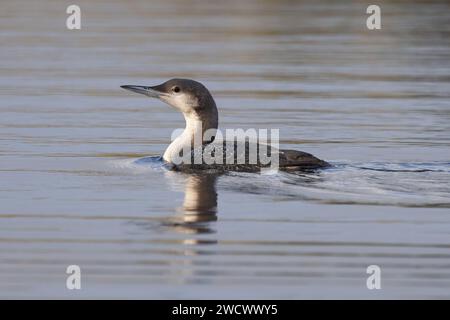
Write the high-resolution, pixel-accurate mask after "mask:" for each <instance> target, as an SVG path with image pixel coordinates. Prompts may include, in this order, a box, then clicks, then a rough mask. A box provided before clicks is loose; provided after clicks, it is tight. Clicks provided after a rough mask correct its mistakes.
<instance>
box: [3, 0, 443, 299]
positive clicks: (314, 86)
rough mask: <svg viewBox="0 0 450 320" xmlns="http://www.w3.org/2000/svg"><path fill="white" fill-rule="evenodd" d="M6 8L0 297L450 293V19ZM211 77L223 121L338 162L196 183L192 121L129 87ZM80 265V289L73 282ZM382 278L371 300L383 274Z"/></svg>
mask: <svg viewBox="0 0 450 320" xmlns="http://www.w3.org/2000/svg"><path fill="white" fill-rule="evenodd" d="M77 4H79V5H80V6H81V8H82V30H80V31H69V30H67V29H65V19H66V17H67V15H66V14H65V9H66V4H65V3H62V2H60V1H56V0H55V1H51V0H48V1H46V0H39V1H33V2H30V1H8V2H6V1H2V2H1V4H0V8H1V10H0V47H1V50H0V115H1V116H0V221H1V223H0V297H1V298H55V297H63V298H200V299H202V298H288V299H290V298H450V210H449V208H450V148H449V145H450V99H449V98H450V50H449V49H450V42H449V39H450V25H449V21H450V6H449V5H448V4H446V2H445V1H442V2H432V1H431V2H417V3H410V2H408V4H407V3H406V2H404V3H399V4H394V3H393V2H391V1H386V2H383V1H381V2H379V5H380V6H381V8H382V30H380V31H369V30H367V29H366V27H365V19H366V15H365V9H366V7H367V5H368V4H367V3H366V2H364V1H361V2H360V1H348V2H347V3H344V2H339V3H338V2H334V1H330V2H329V3H326V2H321V3H318V2H316V1H314V2H312V1H311V2H291V1H281V2H276V1H248V2H245V3H242V2H241V1H222V2H217V3H210V2H206V1H195V2H188V1H174V2H171V3H167V2H166V1H143V0H142V1H128V2H123V1H118V0H109V1H101V2H95V3H93V2H91V1H81V0H79V1H77ZM173 77H188V78H194V79H196V80H199V81H201V82H203V83H204V84H206V85H207V86H208V88H210V89H211V92H212V93H213V95H214V96H215V98H216V102H217V104H218V106H219V110H220V126H221V128H279V129H280V137H281V145H282V146H283V147H288V148H294V149H300V150H304V151H306V152H311V153H313V154H315V155H316V156H318V157H320V158H323V159H325V160H327V161H330V162H331V163H333V164H334V165H335V166H334V167H333V168H332V169H328V170H323V171H320V172H316V173H299V174H287V173H278V174H261V175H260V174H243V173H230V174H227V175H222V176H214V175H187V174H182V173H176V172H168V171H166V170H164V169H163V168H162V167H161V165H160V164H159V163H158V161H156V160H152V158H150V160H148V159H147V160H146V161H136V160H138V159H140V158H142V157H146V156H158V155H160V154H162V152H163V151H164V149H165V147H166V146H167V144H168V142H169V139H170V136H171V133H172V130H173V129H175V128H179V127H182V126H183V118H182V116H181V115H180V114H178V113H177V112H175V111H174V110H172V109H170V108H169V107H167V106H165V105H164V104H162V103H161V102H159V101H156V100H151V99H146V98H144V97H141V96H137V95H132V94H130V93H128V92H126V91H124V90H121V89H120V88H119V86H120V85H123V84H143V85H154V84H158V83H160V82H163V81H165V80H167V79H169V78H173ZM71 264H76V265H79V266H80V267H81V269H82V290H81V291H76V292H74V291H69V290H67V289H66V287H65V281H66V276H67V275H66V274H65V270H66V267H67V266H68V265H71ZM371 264H376V265H379V266H380V267H381V269H382V289H381V290H378V291H377V290H367V288H366V277H367V276H368V275H367V274H366V268H367V266H368V265H371Z"/></svg>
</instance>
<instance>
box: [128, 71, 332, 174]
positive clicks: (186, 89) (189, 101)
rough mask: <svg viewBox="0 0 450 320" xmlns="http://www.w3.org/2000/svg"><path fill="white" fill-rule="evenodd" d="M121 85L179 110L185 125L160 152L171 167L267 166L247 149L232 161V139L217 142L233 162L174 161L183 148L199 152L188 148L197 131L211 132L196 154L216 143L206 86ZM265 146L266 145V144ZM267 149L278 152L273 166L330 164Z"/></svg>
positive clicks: (300, 154)
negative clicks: (241, 159) (252, 157)
mask: <svg viewBox="0 0 450 320" xmlns="http://www.w3.org/2000/svg"><path fill="white" fill-rule="evenodd" d="M121 88H123V89H126V90H130V91H133V92H137V93H141V94H144V95H146V96H149V97H152V98H158V99H159V100H161V101H163V102H165V103H167V104H168V105H170V106H172V107H174V108H176V109H177V110H179V111H181V113H183V116H184V119H185V121H186V127H185V129H184V131H183V133H182V134H181V135H180V136H179V137H177V138H176V139H175V140H174V141H173V142H172V143H171V144H170V145H169V147H168V148H167V149H166V151H165V152H164V155H163V160H164V161H165V162H167V163H168V164H171V165H172V168H173V169H174V170H180V171H189V170H203V169H217V170H225V171H249V172H254V171H259V170H260V169H261V168H262V167H269V166H270V165H268V164H266V163H264V164H263V163H262V161H260V159H259V158H258V159H257V162H256V163H254V162H251V161H249V155H248V154H249V152H245V163H244V164H242V163H239V164H238V162H236V159H237V155H236V154H237V149H238V147H237V143H236V141H235V142H234V143H232V144H230V145H228V149H227V144H226V143H225V141H223V142H221V143H220V148H221V149H222V150H223V151H222V154H223V157H224V159H225V157H227V156H229V153H230V151H231V152H233V154H234V162H233V163H229V162H226V161H223V162H222V163H212V164H211V163H205V161H203V160H201V161H202V162H201V163H200V164H199V163H194V161H190V162H189V161H187V162H186V163H178V162H177V161H178V160H177V161H176V159H178V156H179V155H180V154H182V153H183V150H189V151H190V152H191V156H192V157H194V155H195V154H196V153H198V152H199V150H198V149H199V148H197V149H195V148H194V147H192V146H193V145H194V136H195V133H196V132H198V131H201V134H202V135H201V136H202V137H204V136H206V134H205V133H206V132H207V131H208V130H209V132H211V131H212V132H213V134H212V135H210V138H201V140H202V141H201V147H200V153H203V152H204V150H205V149H206V148H209V147H210V146H211V145H213V143H217V142H216V141H214V139H215V136H214V132H215V130H216V129H217V128H218V124H219V119H218V118H219V117H218V111H217V107H216V103H215V102H214V99H213V97H212V96H211V94H210V92H209V91H208V89H207V88H206V87H205V86H204V85H203V84H201V83H200V82H197V81H194V80H190V79H171V80H168V81H166V82H164V83H162V84H160V85H157V86H153V87H149V86H136V85H124V86H121ZM204 134H205V135H204ZM204 139H205V140H204ZM233 145H234V148H233ZM230 146H231V148H230ZM265 146H266V147H267V145H265ZM215 147H217V146H215ZM260 147H261V144H257V148H258V150H259V148H260ZM230 149H232V150H230ZM241 150H242V149H241ZM248 150H249V143H248V142H245V151H248ZM267 152H268V154H271V155H272V154H277V155H278V163H277V167H278V168H279V169H280V170H286V171H300V170H308V169H318V168H325V167H328V166H330V164H329V163H327V162H326V161H323V160H320V159H318V158H316V157H314V156H313V155H311V154H309V153H306V152H302V151H296V150H277V149H275V148H271V147H270V146H269V147H268V148H267Z"/></svg>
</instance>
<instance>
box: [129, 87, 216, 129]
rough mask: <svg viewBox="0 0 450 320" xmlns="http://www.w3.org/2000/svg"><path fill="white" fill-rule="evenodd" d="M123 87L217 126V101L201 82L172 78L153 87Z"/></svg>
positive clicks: (207, 123)
mask: <svg viewBox="0 0 450 320" xmlns="http://www.w3.org/2000/svg"><path fill="white" fill-rule="evenodd" d="M121 88H123V89H126V90H130V91H133V92H137V93H141V94H144V95H146V96H148V97H152V98H158V99H159V100H161V101H163V102H165V103H167V104H168V105H170V106H172V107H174V108H176V109H178V110H180V111H181V112H182V113H183V114H184V115H185V118H186V119H191V118H195V119H197V120H200V121H202V122H203V123H204V124H205V125H206V126H207V127H216V128H217V124H218V114H217V107H216V103H215V102H214V99H213V97H212V96H211V94H210V93H209V91H208V89H206V87H205V86H204V85H203V84H201V83H200V82H197V81H194V80H190V79H171V80H168V81H166V82H164V83H162V84H160V85H157V86H153V87H149V86H135V85H126V86H121Z"/></svg>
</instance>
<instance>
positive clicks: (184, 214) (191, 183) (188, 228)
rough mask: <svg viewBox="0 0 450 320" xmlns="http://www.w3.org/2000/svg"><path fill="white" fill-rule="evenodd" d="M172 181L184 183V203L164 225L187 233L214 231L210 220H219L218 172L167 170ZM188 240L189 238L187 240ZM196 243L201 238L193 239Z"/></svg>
mask: <svg viewBox="0 0 450 320" xmlns="http://www.w3.org/2000/svg"><path fill="white" fill-rule="evenodd" d="M167 177H168V178H169V180H171V181H172V182H174V183H176V184H179V183H180V182H181V183H182V184H183V185H184V201H183V205H182V206H181V207H179V208H177V212H178V214H177V215H176V216H175V217H171V218H169V220H168V221H166V223H164V225H165V226H166V227H170V228H171V229H173V230H174V231H176V232H179V233H185V234H200V233H214V232H215V231H214V230H212V229H211V227H210V222H213V221H216V220H217V191H216V181H217V178H218V175H217V174H208V173H206V174H205V173H203V174H186V175H185V174H180V173H179V172H167ZM187 241H188V240H187ZM191 241H194V242H195V243H199V240H197V239H195V240H194V239H192V240H191Z"/></svg>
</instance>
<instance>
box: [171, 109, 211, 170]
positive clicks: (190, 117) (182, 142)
mask: <svg viewBox="0 0 450 320" xmlns="http://www.w3.org/2000/svg"><path fill="white" fill-rule="evenodd" d="M183 115H184V119H185V120H186V128H185V129H184V131H183V133H182V134H181V135H180V136H178V137H177V138H176V139H175V140H173V141H172V143H171V144H170V145H169V146H168V147H167V149H166V151H165V152H164V155H163V159H164V160H165V161H167V162H171V163H175V164H179V163H177V161H179V160H178V159H180V152H181V151H182V150H184V151H186V150H191V149H192V146H194V147H196V146H201V145H202V137H203V133H204V130H205V128H203V125H202V121H201V120H200V119H199V118H198V117H197V116H196V115H195V114H193V113H190V114H186V113H183ZM189 154H190V153H189Z"/></svg>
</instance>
